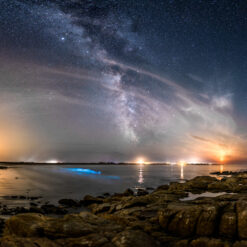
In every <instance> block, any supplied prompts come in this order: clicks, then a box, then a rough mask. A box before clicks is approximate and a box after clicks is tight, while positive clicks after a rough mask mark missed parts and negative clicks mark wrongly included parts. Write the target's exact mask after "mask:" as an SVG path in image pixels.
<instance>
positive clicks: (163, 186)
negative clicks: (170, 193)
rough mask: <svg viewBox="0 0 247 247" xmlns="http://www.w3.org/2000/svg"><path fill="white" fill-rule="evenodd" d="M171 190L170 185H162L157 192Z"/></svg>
mask: <svg viewBox="0 0 247 247" xmlns="http://www.w3.org/2000/svg"><path fill="white" fill-rule="evenodd" d="M168 189H169V185H167V184H164V185H160V186H159V187H158V188H157V189H156V190H155V191H158V190H168Z"/></svg>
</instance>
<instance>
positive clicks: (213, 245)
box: [189, 238, 231, 247]
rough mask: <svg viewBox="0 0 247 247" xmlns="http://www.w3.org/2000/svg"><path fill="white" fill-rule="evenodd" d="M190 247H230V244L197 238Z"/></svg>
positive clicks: (217, 240)
mask: <svg viewBox="0 0 247 247" xmlns="http://www.w3.org/2000/svg"><path fill="white" fill-rule="evenodd" d="M189 246H190V247H230V246H231V245H230V243H229V242H227V241H224V240H221V239H214V238H211V239H210V238H198V239H194V240H192V241H191V243H190V245H189Z"/></svg>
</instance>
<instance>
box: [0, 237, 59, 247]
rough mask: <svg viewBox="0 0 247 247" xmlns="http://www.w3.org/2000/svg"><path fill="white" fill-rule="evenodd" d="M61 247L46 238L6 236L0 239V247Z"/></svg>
mask: <svg viewBox="0 0 247 247" xmlns="http://www.w3.org/2000/svg"><path fill="white" fill-rule="evenodd" d="M37 246H38V247H61V245H60V244H58V243H56V242H55V241H52V240H50V239H47V238H20V237H15V236H8V237H4V238H2V239H1V242H0V247H37Z"/></svg>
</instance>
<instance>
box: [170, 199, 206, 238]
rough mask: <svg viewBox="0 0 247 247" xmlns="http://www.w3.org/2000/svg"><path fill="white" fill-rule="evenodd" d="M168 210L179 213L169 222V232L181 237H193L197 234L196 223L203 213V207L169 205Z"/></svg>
mask: <svg viewBox="0 0 247 247" xmlns="http://www.w3.org/2000/svg"><path fill="white" fill-rule="evenodd" d="M168 209H172V210H177V213H175V215H174V216H173V217H171V220H170V222H169V221H168V232H170V233H172V234H174V235H178V236H181V237H191V236H193V235H194V234H195V230H196V223H197V220H198V218H199V216H200V213H201V207H200V206H197V205H191V204H182V203H181V204H178V205H177V206H175V205H173V206H172V205H169V206H168Z"/></svg>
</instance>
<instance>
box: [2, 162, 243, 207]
mask: <svg viewBox="0 0 247 247" xmlns="http://www.w3.org/2000/svg"><path fill="white" fill-rule="evenodd" d="M223 170H227V171H239V170H247V165H224V166H220V165H206V166H199V165H186V166H183V167H182V166H179V165H120V166H117V165H108V166H107V165H78V166H74V165H73V166H70V165H62V166H61V165H47V166H46V165H42V166H41V165H34V166H31V165H16V166H14V167H10V168H9V169H6V170H0V201H1V200H2V202H4V203H5V204H9V205H11V204H12V203H13V200H12V201H11V200H9V199H7V198H8V196H13V195H24V196H42V202H46V201H49V202H51V203H57V201H58V200H59V199H61V198H72V199H82V198H83V197H84V196H85V195H86V194H92V195H102V194H103V193H105V192H109V193H114V192H123V191H124V190H125V189H126V188H132V189H136V188H146V187H153V188H155V187H157V186H159V185H162V184H168V183H169V182H171V181H183V180H186V179H191V178H193V177H195V176H199V175H209V173H210V172H214V171H223ZM6 196H7V197H6ZM19 203H20V204H22V203H23V202H21V201H19ZM15 204H18V201H15Z"/></svg>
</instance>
